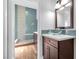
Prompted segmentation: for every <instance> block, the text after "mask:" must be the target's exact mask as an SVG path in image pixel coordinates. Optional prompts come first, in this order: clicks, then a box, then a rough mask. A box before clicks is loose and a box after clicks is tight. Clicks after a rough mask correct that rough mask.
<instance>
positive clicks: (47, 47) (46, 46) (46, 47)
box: [44, 44, 49, 59]
mask: <svg viewBox="0 0 79 59" xmlns="http://www.w3.org/2000/svg"><path fill="white" fill-rule="evenodd" d="M44 59H49V46H48V44H44Z"/></svg>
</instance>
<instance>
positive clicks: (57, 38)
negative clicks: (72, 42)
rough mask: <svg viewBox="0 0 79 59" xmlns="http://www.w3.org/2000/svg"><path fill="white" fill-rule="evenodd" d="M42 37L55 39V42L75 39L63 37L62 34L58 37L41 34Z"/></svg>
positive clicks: (67, 36)
mask: <svg viewBox="0 0 79 59" xmlns="http://www.w3.org/2000/svg"><path fill="white" fill-rule="evenodd" d="M42 36H45V37H48V38H52V39H55V40H57V41H62V40H68V39H75V38H76V37H75V36H70V35H64V34H60V35H52V34H42Z"/></svg>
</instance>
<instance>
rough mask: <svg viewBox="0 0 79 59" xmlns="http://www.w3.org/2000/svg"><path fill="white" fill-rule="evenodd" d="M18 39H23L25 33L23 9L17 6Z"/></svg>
mask: <svg viewBox="0 0 79 59" xmlns="http://www.w3.org/2000/svg"><path fill="white" fill-rule="evenodd" d="M17 10H18V12H17V13H18V17H17V19H18V21H17V22H18V39H23V38H24V33H25V7H22V6H18V9H17Z"/></svg>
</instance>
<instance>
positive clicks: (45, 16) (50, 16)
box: [39, 0, 56, 30]
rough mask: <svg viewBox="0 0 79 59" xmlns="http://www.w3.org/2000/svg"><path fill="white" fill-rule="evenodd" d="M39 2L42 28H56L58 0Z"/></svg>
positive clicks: (42, 0)
mask: <svg viewBox="0 0 79 59" xmlns="http://www.w3.org/2000/svg"><path fill="white" fill-rule="evenodd" d="M40 2H41V3H40V4H39V9H40V20H41V21H40V23H41V25H40V27H41V30H47V29H54V28H55V12H54V11H55V10H54V8H55V3H56V0H41V1H40Z"/></svg>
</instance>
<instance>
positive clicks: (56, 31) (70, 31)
mask: <svg viewBox="0 0 79 59" xmlns="http://www.w3.org/2000/svg"><path fill="white" fill-rule="evenodd" d="M60 31H62V32H61V34H65V35H71V36H76V30H42V34H48V33H49V32H51V33H58V32H60Z"/></svg>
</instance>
